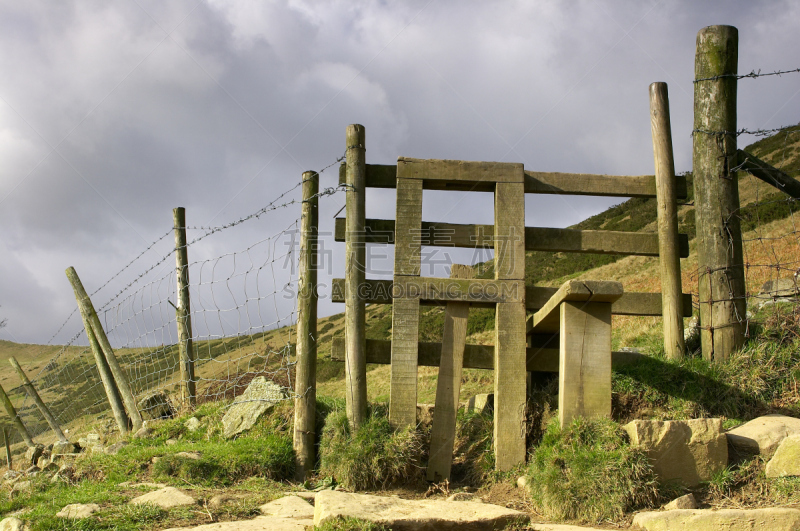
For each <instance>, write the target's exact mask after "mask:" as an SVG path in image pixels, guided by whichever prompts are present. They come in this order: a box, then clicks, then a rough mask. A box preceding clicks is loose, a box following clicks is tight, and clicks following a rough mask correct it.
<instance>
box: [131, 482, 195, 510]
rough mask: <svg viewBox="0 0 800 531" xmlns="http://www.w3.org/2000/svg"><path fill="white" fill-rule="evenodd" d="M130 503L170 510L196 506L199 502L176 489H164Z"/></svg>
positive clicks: (139, 497) (149, 493) (144, 495)
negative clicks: (150, 504)
mask: <svg viewBox="0 0 800 531" xmlns="http://www.w3.org/2000/svg"><path fill="white" fill-rule="evenodd" d="M130 503H131V504H133V505H139V504H142V503H152V504H154V505H158V506H159V507H161V508H162V509H169V508H170V507H180V506H184V505H194V504H195V503H197V502H196V501H195V499H194V498H192V497H191V496H189V495H188V494H186V493H184V492H182V491H180V490H178V489H176V488H175V487H164V488H163V489H159V490H154V491H153V492H148V493H147V494H143V495H141V496H138V497H136V498H134V499H132V500H131V501H130Z"/></svg>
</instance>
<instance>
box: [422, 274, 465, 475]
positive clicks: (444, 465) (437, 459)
mask: <svg viewBox="0 0 800 531" xmlns="http://www.w3.org/2000/svg"><path fill="white" fill-rule="evenodd" d="M474 276H475V272H474V270H473V269H472V267H470V266H466V265H461V264H453V265H452V266H451V267H450V278H460V279H470V278H473V277H474ZM468 317H469V303H466V302H448V303H447V305H446V306H445V310H444V331H443V333H442V350H441V353H442V354H441V360H440V362H439V375H438V378H437V380H436V403H435V409H434V415H433V425H432V426H431V439H430V440H431V447H430V453H429V456H430V457H429V458H428V470H427V478H428V481H433V482H436V483H439V482H441V481H443V480H445V479H447V480H449V479H450V467H451V466H452V464H453V444H454V441H455V437H456V413H458V398H459V395H460V394H461V374H462V369H463V364H464V346H465V344H466V340H467V319H468Z"/></svg>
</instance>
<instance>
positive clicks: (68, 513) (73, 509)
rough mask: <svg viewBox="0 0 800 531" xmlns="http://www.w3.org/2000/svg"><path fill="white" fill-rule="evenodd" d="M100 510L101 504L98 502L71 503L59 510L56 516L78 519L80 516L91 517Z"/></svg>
mask: <svg viewBox="0 0 800 531" xmlns="http://www.w3.org/2000/svg"><path fill="white" fill-rule="evenodd" d="M99 510H100V506H99V505H97V504H96V503H70V504H69V505H67V506H66V507H64V508H63V509H61V510H60V511H58V512H57V513H56V516H58V517H60V518H70V519H72V520H77V519H79V518H89V517H90V516H92V515H93V514H94V513H96V512H97V511H99Z"/></svg>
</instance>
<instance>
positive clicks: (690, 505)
mask: <svg viewBox="0 0 800 531" xmlns="http://www.w3.org/2000/svg"><path fill="white" fill-rule="evenodd" d="M664 509H666V510H668V511H671V510H673V509H697V500H696V499H695V497H694V494H692V493H691V492H690V493H689V494H684V495H683V496H681V497H680V498H675V499H674V500H672V501H671V502H669V503H668V504H666V505H665V506H664Z"/></svg>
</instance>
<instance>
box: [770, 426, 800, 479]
mask: <svg viewBox="0 0 800 531" xmlns="http://www.w3.org/2000/svg"><path fill="white" fill-rule="evenodd" d="M766 473H767V477H768V478H781V477H784V476H800V435H790V436H788V437H786V438H785V439H784V440H783V442H781V445H780V446H778V449H777V450H776V451H775V455H773V456H772V459H770V460H769V463H767V469H766Z"/></svg>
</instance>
